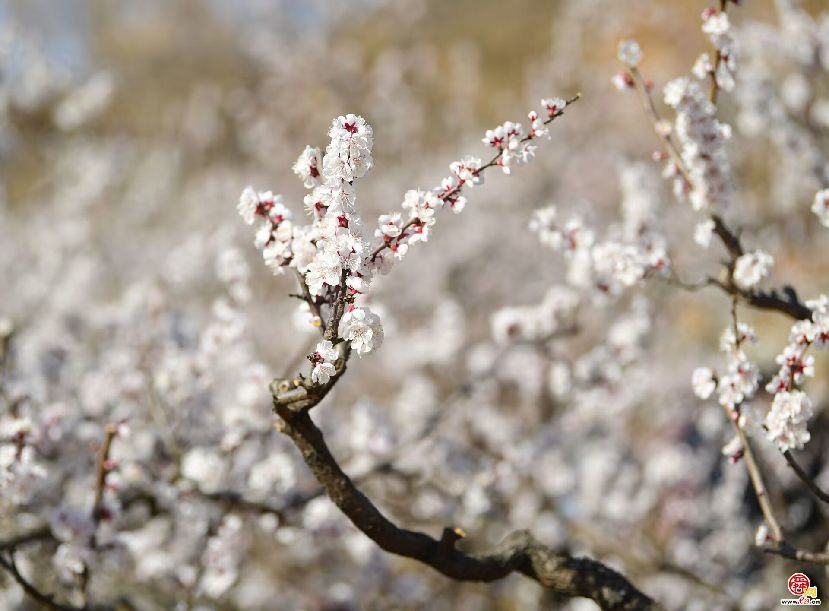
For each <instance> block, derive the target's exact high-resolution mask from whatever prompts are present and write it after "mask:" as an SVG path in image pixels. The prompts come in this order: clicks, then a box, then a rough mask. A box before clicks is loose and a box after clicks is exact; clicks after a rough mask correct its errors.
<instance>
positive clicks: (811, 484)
mask: <svg viewBox="0 0 829 611" xmlns="http://www.w3.org/2000/svg"><path fill="white" fill-rule="evenodd" d="M783 457H784V458H785V459H786V462H787V463H789V466H790V467H791V468H792V469H794V472H795V473H796V474H797V476H798V477H799V478H800V481H802V482H803V483H804V484H806V487H807V488H808V489H809V491H810V492H811V493H812V494H814V495H815V496H816V497H817V498H818V499H820V500H821V501H823V502H824V503H829V494H826V493H825V492H824V491H823V490H822V489H821V488H820V486H818V485H817V484H816V483H815V481H814V480H813V479H812V478H811V477H809V474H808V473H806V470H805V469H804V468H803V467H801V466H800V463H799V462H797V460H795V457H794V455H793V454H792V452H791V450H786V451H785V452H783Z"/></svg>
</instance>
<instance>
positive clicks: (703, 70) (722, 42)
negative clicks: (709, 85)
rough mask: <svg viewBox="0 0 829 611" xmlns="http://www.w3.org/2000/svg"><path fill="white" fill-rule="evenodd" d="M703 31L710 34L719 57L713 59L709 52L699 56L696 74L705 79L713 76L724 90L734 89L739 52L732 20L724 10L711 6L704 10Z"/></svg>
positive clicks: (695, 68)
mask: <svg viewBox="0 0 829 611" xmlns="http://www.w3.org/2000/svg"><path fill="white" fill-rule="evenodd" d="M702 31H703V32H704V33H705V34H707V35H708V37H709V39H710V40H711V44H713V45H714V48H715V49H716V50H717V58H716V60H714V61H712V59H711V57H710V56H709V55H708V54H707V53H703V54H702V55H700V56H699V58H698V59H697V61H696V63H695V64H694V69H693V72H694V76H696V77H697V78H699V79H705V78H708V77H709V76H710V77H711V78H713V79H714V80H715V81H716V83H717V86H718V87H719V88H720V89H722V90H724V91H732V90H733V89H734V84H735V81H734V73H735V71H736V70H737V53H736V48H735V41H734V37H733V35H732V33H731V22H730V20H729V18H728V14H727V13H726V12H725V11H723V10H718V9H715V8H713V7H709V8H707V9H705V10H704V11H703V12H702Z"/></svg>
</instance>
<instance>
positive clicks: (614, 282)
mask: <svg viewBox="0 0 829 611" xmlns="http://www.w3.org/2000/svg"><path fill="white" fill-rule="evenodd" d="M529 227H530V230H531V231H533V232H534V233H537V234H538V237H539V240H540V241H541V243H542V244H544V245H546V246H549V247H550V248H552V249H553V250H557V251H560V252H562V253H564V255H565V257H566V259H567V262H568V266H569V270H568V278H569V279H570V281H571V282H572V283H573V284H575V285H577V286H582V287H584V286H594V287H596V288H597V289H599V290H600V291H601V292H602V293H604V294H608V295H618V294H619V293H620V292H621V291H622V290H624V289H625V288H629V287H632V286H634V285H636V284H637V283H638V282H640V281H642V280H643V279H645V278H647V277H648V276H650V275H652V274H665V273H667V272H668V270H669V269H670V259H669V258H668V253H667V250H666V243H665V240H664V239H663V238H662V237H661V236H660V235H659V234H657V233H655V232H652V231H638V232H636V233H635V235H634V236H633V237H631V238H628V237H627V236H625V235H621V236H618V239H617V238H615V237H610V238H608V239H606V240H604V241H601V240H596V237H595V236H596V234H595V231H594V230H592V229H591V228H589V227H588V226H587V225H585V223H584V221H583V220H582V219H581V217H579V216H577V215H574V216H571V217H570V218H568V219H567V220H566V221H564V222H563V223H562V222H559V221H558V210H557V208H556V207H555V206H548V207H545V208H541V209H539V210H536V211H535V213H534V214H533V218H532V220H531V221H530V224H529Z"/></svg>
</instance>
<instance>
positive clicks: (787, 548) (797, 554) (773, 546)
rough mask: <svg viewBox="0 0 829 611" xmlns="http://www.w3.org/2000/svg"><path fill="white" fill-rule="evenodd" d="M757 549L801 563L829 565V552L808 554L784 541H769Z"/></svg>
mask: <svg viewBox="0 0 829 611" xmlns="http://www.w3.org/2000/svg"><path fill="white" fill-rule="evenodd" d="M759 547H760V549H761V550H763V551H764V552H766V553H767V554H776V555H777V556H783V557H784V558H790V559H792V560H800V561H802V562H813V563H814V564H829V552H809V551H806V550H802V549H798V548H796V547H793V546H791V545H789V544H788V543H786V542H785V541H778V542H774V541H771V542H769V543H764V544H763V545H761V546H759Z"/></svg>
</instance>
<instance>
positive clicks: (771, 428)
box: [765, 390, 812, 452]
mask: <svg viewBox="0 0 829 611" xmlns="http://www.w3.org/2000/svg"><path fill="white" fill-rule="evenodd" d="M811 417H812V401H811V399H809V397H808V395H806V394H805V393H804V392H802V391H799V390H793V391H784V392H779V393H777V394H776V395H774V401H773V402H772V405H771V410H769V413H768V415H767V416H766V420H765V425H766V429H767V436H768V438H769V439H770V440H771V441H773V442H774V443H776V444H777V447H778V448H780V451H781V452H785V451H787V450H800V449H802V448H803V446H804V445H806V443H807V442H808V441H809V439H810V437H811V436H810V434H809V430H808V429H807V428H806V425H807V422H808V420H809V418H811Z"/></svg>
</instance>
